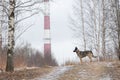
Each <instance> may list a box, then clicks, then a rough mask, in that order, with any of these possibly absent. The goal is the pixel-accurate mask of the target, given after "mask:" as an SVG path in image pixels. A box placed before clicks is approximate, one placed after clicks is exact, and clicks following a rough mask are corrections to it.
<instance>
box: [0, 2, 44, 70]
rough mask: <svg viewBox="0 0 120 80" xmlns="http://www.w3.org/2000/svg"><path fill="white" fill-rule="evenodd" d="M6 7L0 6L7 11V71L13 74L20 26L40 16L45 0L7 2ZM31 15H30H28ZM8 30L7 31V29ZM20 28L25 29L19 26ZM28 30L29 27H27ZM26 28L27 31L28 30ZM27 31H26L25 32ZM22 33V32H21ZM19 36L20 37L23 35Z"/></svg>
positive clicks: (5, 21)
mask: <svg viewBox="0 0 120 80" xmlns="http://www.w3.org/2000/svg"><path fill="white" fill-rule="evenodd" d="M4 2H5V3H6V5H3V4H0V6H2V7H3V8H4V9H5V10H4V12H5V16H7V19H6V20H4V21H3V22H4V23H8V27H7V28H8V37H7V39H8V40H7V41H8V43H7V44H8V45H7V46H8V50H7V63H6V71H7V72H13V71H14V61H13V57H14V47H15V33H16V32H17V31H16V30H18V24H20V23H21V22H22V21H24V20H26V19H28V18H30V17H31V16H34V15H35V14H38V13H39V12H40V11H41V9H40V8H39V7H38V6H39V5H40V3H42V2H43V0H34V1H32V0H25V1H24V0H5V1H4ZM26 13H27V15H25V14H26ZM28 13H29V14H28ZM7 28H6V29H7ZM19 28H23V27H22V26H19ZM27 28H28V27H27ZM27 28H26V29H27ZM23 31H26V30H23ZM21 33H22V32H21ZM21 33H20V34H18V36H20V35H21Z"/></svg>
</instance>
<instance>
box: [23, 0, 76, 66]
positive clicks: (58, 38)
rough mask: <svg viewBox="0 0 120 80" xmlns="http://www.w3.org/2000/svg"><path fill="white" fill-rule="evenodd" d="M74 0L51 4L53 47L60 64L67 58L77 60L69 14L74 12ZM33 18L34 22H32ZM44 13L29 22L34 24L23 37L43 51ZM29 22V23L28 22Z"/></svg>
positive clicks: (59, 0) (62, 0)
mask: <svg viewBox="0 0 120 80" xmlns="http://www.w3.org/2000/svg"><path fill="white" fill-rule="evenodd" d="M73 1H74V0H56V1H55V2H52V3H51V4H50V22H51V24H50V27H51V43H52V45H51V48H52V53H53V55H54V57H55V58H56V60H57V61H58V63H59V64H61V63H64V62H65V61H66V60H77V57H76V54H75V53H73V49H74V47H75V46H76V45H75V44H74V40H75V39H74V38H73V37H72V36H73V34H72V33H73V32H72V31H71V29H70V28H69V16H70V15H71V12H72V5H73ZM31 20H32V22H31ZM43 20H44V15H43V14H42V13H40V14H38V15H35V16H34V17H32V18H31V19H30V21H29V22H31V23H34V25H33V26H32V27H31V28H30V29H29V30H28V31H27V32H25V33H24V34H23V35H22V36H21V39H22V40H24V41H26V42H28V43H31V45H32V47H34V48H36V49H39V50H40V51H41V52H43V47H44V40H43V38H44V25H43V24H44V22H43ZM26 24H29V23H26Z"/></svg>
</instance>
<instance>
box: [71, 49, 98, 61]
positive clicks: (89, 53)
mask: <svg viewBox="0 0 120 80" xmlns="http://www.w3.org/2000/svg"><path fill="white" fill-rule="evenodd" d="M73 52H76V54H77V56H78V57H79V58H80V61H81V63H82V58H83V57H86V56H88V58H89V59H90V62H92V57H93V58H96V57H97V56H94V55H93V53H92V51H80V50H79V49H78V48H77V47H75V49H74V50H73Z"/></svg>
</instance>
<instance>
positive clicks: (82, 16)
mask: <svg viewBox="0 0 120 80" xmlns="http://www.w3.org/2000/svg"><path fill="white" fill-rule="evenodd" d="M80 1H81V2H80V3H81V19H82V23H81V24H82V29H83V42H84V44H83V45H84V50H86V38H85V37H86V36H85V26H84V15H83V4H82V0H80Z"/></svg>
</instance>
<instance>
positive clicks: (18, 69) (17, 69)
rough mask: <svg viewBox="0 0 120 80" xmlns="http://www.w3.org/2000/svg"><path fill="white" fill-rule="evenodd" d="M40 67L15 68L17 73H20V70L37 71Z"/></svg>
mask: <svg viewBox="0 0 120 80" xmlns="http://www.w3.org/2000/svg"><path fill="white" fill-rule="evenodd" d="M36 68H38V67H20V68H15V71H20V70H26V69H36Z"/></svg>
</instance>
